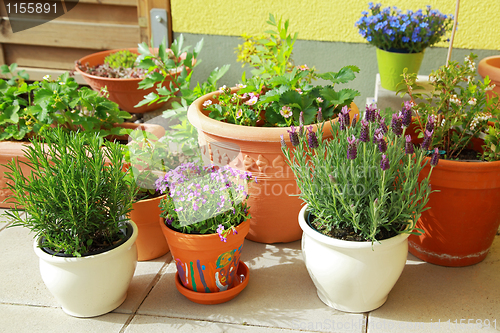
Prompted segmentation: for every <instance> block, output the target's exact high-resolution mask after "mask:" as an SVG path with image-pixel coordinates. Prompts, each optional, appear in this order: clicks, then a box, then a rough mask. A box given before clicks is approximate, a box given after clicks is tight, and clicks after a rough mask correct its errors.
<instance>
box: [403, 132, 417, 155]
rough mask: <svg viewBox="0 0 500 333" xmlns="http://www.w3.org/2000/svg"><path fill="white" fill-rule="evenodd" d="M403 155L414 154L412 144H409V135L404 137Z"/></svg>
mask: <svg viewBox="0 0 500 333" xmlns="http://www.w3.org/2000/svg"><path fill="white" fill-rule="evenodd" d="M405 140H406V143H405V153H406V154H408V155H411V154H413V153H414V152H415V150H414V148H413V143H412V142H411V136H410V135H405Z"/></svg>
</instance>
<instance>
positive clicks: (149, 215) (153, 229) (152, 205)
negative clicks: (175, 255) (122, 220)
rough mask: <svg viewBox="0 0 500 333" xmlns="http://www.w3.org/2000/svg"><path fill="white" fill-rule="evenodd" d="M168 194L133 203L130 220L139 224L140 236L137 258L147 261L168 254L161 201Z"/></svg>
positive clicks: (137, 242) (138, 238)
mask: <svg viewBox="0 0 500 333" xmlns="http://www.w3.org/2000/svg"><path fill="white" fill-rule="evenodd" d="M165 196H166V195H163V196H160V197H157V198H153V199H144V200H140V201H137V202H134V203H133V204H132V211H131V212H130V220H132V221H133V222H134V223H135V224H137V228H138V229H139V236H138V237H137V240H136V244H137V260H139V261H145V260H152V259H156V258H159V257H161V256H163V255H164V254H166V253H167V252H168V251H169V249H168V243H167V240H166V239H165V236H164V235H163V233H162V231H161V226H160V224H159V223H158V221H160V213H161V210H160V207H158V205H159V204H160V201H161V199H162V198H164V197H165Z"/></svg>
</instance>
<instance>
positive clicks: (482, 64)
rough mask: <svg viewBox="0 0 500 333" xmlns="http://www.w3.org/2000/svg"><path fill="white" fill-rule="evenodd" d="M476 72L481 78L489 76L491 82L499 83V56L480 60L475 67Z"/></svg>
mask: <svg viewBox="0 0 500 333" xmlns="http://www.w3.org/2000/svg"><path fill="white" fill-rule="evenodd" d="M477 72H478V73H479V75H481V76H482V77H483V79H484V78H485V77H486V76H489V78H490V79H491V80H493V81H497V82H499V81H500V56H490V57H486V58H483V59H481V61H479V64H478V65H477Z"/></svg>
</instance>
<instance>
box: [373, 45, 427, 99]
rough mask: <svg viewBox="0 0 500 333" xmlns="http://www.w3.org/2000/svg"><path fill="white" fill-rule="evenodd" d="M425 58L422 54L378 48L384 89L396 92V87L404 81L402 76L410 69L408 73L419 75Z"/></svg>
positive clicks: (378, 59) (379, 68) (379, 67)
mask: <svg viewBox="0 0 500 333" xmlns="http://www.w3.org/2000/svg"><path fill="white" fill-rule="evenodd" d="M423 58H424V51H422V52H420V53H400V52H389V51H384V50H381V49H378V48H377V62H378V71H379V74H380V83H381V85H382V88H384V89H387V90H391V91H396V86H397V85H398V84H399V83H400V82H401V81H402V80H403V77H402V76H401V74H403V70H404V69H405V68H408V73H417V74H418V70H419V69H420V65H421V64H422V59H423Z"/></svg>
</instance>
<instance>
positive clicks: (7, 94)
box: [0, 64, 130, 141]
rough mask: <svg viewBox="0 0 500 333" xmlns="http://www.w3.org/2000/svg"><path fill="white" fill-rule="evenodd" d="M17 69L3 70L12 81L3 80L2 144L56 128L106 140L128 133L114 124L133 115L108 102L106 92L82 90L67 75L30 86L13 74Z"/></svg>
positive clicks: (22, 76)
mask: <svg viewBox="0 0 500 333" xmlns="http://www.w3.org/2000/svg"><path fill="white" fill-rule="evenodd" d="M16 67H17V66H15V65H14V64H13V65H11V66H10V67H9V66H6V65H3V66H2V67H1V70H2V73H4V74H7V73H10V75H11V79H9V80H7V81H5V80H1V79H0V141H2V140H12V139H13V140H23V139H29V138H31V137H33V136H36V135H40V133H41V132H42V131H43V130H45V129H47V128H49V127H51V126H53V125H59V126H61V127H63V128H65V129H66V130H68V131H75V130H79V129H81V130H85V131H87V132H91V133H98V134H99V136H103V137H104V136H107V135H111V134H114V135H123V134H126V133H127V130H125V129H123V128H120V127H114V126H113V124H115V123H123V121H124V119H127V118H130V114H129V113H128V112H125V111H120V109H119V108H118V105H117V104H116V103H114V102H111V101H109V100H108V99H107V98H106V96H105V95H106V91H101V92H96V91H93V90H92V89H90V88H88V87H81V88H79V86H78V83H76V81H75V79H74V78H72V77H70V76H69V73H67V72H66V73H64V74H62V75H61V76H59V77H58V78H57V79H56V80H52V79H51V78H50V76H48V75H47V76H45V77H44V79H43V80H42V81H41V82H38V81H36V82H33V83H27V82H26V80H28V79H29V78H28V76H27V75H25V73H14V71H15V69H16Z"/></svg>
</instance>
